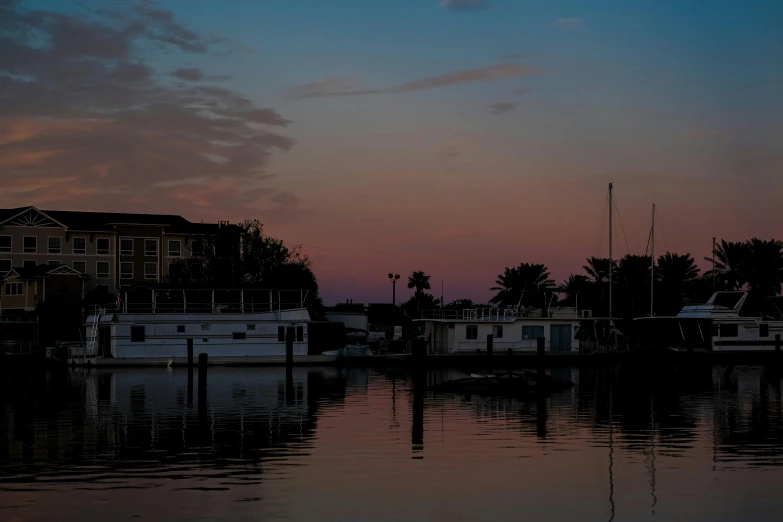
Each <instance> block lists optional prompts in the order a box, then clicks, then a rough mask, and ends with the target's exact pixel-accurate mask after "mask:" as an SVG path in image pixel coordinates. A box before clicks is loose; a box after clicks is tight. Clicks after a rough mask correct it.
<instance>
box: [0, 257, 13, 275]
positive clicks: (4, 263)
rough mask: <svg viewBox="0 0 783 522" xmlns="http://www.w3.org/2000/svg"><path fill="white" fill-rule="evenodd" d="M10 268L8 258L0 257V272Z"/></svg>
mask: <svg viewBox="0 0 783 522" xmlns="http://www.w3.org/2000/svg"><path fill="white" fill-rule="evenodd" d="M9 270H11V260H10V259H0V273H5V272H8V271H9Z"/></svg>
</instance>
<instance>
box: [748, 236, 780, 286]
mask: <svg viewBox="0 0 783 522" xmlns="http://www.w3.org/2000/svg"><path fill="white" fill-rule="evenodd" d="M746 248H747V257H746V258H745V265H744V270H743V272H744V275H745V281H747V283H748V287H749V289H750V290H751V291H752V292H756V293H758V294H759V295H760V296H764V297H769V296H774V295H777V294H779V293H780V285H781V281H782V280H783V242H781V241H775V240H774V239H771V240H764V239H759V238H757V237H754V238H753V239H751V240H750V241H748V242H747V243H746Z"/></svg>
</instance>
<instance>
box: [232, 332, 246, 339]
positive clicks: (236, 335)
mask: <svg viewBox="0 0 783 522" xmlns="http://www.w3.org/2000/svg"><path fill="white" fill-rule="evenodd" d="M231 336H232V337H233V338H234V339H235V340H238V339H247V334H246V333H245V332H234V333H233V334H231Z"/></svg>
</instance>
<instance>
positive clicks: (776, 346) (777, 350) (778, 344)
mask: <svg viewBox="0 0 783 522" xmlns="http://www.w3.org/2000/svg"><path fill="white" fill-rule="evenodd" d="M775 353H776V354H778V355H780V334H775Z"/></svg>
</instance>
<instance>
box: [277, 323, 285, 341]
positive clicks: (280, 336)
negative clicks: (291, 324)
mask: <svg viewBox="0 0 783 522" xmlns="http://www.w3.org/2000/svg"><path fill="white" fill-rule="evenodd" d="M277 342H279V343H284V342H285V326H278V327H277Z"/></svg>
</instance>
